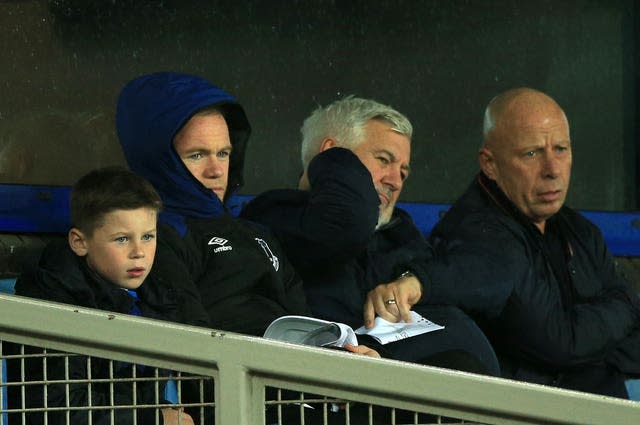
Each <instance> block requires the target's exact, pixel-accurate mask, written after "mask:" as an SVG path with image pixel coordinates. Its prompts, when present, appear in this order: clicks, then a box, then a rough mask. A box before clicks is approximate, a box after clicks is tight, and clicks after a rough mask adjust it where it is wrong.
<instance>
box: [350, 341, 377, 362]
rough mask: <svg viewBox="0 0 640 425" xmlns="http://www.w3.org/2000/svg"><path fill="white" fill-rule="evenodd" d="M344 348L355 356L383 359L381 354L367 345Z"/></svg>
mask: <svg viewBox="0 0 640 425" xmlns="http://www.w3.org/2000/svg"><path fill="white" fill-rule="evenodd" d="M342 348H344V349H345V350H347V351H350V352H352V353H355V354H361V355H363V356H368V357H375V358H377V359H379V358H382V356H381V355H380V353H378V352H377V351H376V350H374V349H373V348H369V347H367V346H366V345H351V344H345V345H344V347H342Z"/></svg>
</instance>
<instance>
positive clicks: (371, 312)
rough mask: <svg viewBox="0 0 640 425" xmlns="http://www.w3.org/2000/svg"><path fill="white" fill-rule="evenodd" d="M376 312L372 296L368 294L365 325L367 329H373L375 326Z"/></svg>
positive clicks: (365, 307)
mask: <svg viewBox="0 0 640 425" xmlns="http://www.w3.org/2000/svg"><path fill="white" fill-rule="evenodd" d="M375 315H376V312H375V309H374V308H373V303H372V302H371V298H370V297H369V296H367V301H365V303H364V327H365V328H367V329H371V328H372V327H373V319H374V318H375Z"/></svg>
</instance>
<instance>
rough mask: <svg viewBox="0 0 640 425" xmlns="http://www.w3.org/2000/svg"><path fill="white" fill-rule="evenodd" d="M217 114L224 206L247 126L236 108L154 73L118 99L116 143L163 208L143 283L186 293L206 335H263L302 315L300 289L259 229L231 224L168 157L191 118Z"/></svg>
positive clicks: (235, 181) (188, 82)
mask: <svg viewBox="0 0 640 425" xmlns="http://www.w3.org/2000/svg"><path fill="white" fill-rule="evenodd" d="M214 105H215V106H218V107H220V109H221V110H222V111H223V114H224V117H225V120H226V122H227V125H228V127H229V133H230V139H231V144H232V146H233V151H232V153H231V158H230V165H229V179H228V187H227V192H226V196H225V200H226V199H228V197H229V196H230V195H231V194H232V193H233V192H234V191H236V190H237V189H238V188H239V187H240V186H241V184H242V181H243V179H242V169H243V164H244V154H245V148H246V144H247V140H248V137H249V133H250V127H249V123H248V121H247V118H246V116H245V113H244V110H243V109H242V107H241V106H240V105H239V104H238V103H237V102H236V100H235V99H234V98H233V97H232V96H230V95H229V94H227V93H226V92H224V91H223V90H222V89H220V88H218V87H215V86H213V85H211V83H209V82H208V81H206V80H204V79H202V78H200V77H196V76H191V75H186V74H179V73H156V74H151V75H146V76H143V77H140V78H137V79H135V80H133V81H131V82H129V83H128V84H127V85H126V86H125V87H124V89H123V90H122V92H121V94H120V98H119V101H118V110H117V128H118V137H119V139H120V143H121V145H122V148H123V151H124V154H125V157H126V158H127V162H128V163H129V166H130V167H131V169H132V170H133V171H135V172H136V173H138V174H140V175H142V176H143V177H145V178H146V179H148V180H149V181H150V182H151V183H152V184H153V186H154V187H155V188H156V189H157V190H158V192H159V193H160V196H161V197H162V202H163V208H164V209H163V211H162V212H161V214H160V226H159V229H160V232H159V234H158V249H157V254H156V261H155V263H154V267H153V269H152V271H151V274H152V275H161V276H163V277H164V278H165V279H169V280H172V281H175V282H180V283H181V284H182V285H185V287H190V286H192V285H195V286H196V287H197V289H198V291H199V292H200V294H201V301H202V304H203V305H204V307H205V309H206V310H207V312H208V314H209V317H210V320H211V323H210V325H211V326H212V327H215V328H217V329H223V330H228V331H235V332H242V333H248V334H252V335H262V333H263V332H264V330H265V329H266V327H267V326H268V324H269V323H270V322H271V321H272V320H274V319H276V318H277V317H279V316H282V315H285V314H305V313H307V312H308V309H307V306H306V301H305V297H304V291H303V289H302V283H301V281H300V279H299V277H298V276H297V274H296V273H295V271H294V270H293V268H292V267H291V266H290V264H289V262H288V261H287V260H286V258H285V256H284V254H283V253H282V252H281V250H280V247H279V245H278V242H277V240H275V239H274V238H273V237H272V236H271V235H270V234H269V232H268V231H267V230H266V229H265V228H264V227H263V226H259V225H257V224H254V223H250V222H248V221H246V220H239V219H235V218H232V217H231V216H230V215H228V213H227V212H226V210H225V206H224V205H223V203H222V202H221V201H220V200H219V199H218V197H217V196H216V194H215V193H214V192H213V191H211V190H209V189H207V188H206V187H205V186H204V185H203V184H202V183H200V182H199V181H198V180H197V179H196V178H195V177H194V176H193V175H192V174H191V173H190V172H189V170H188V169H187V168H186V166H185V165H184V164H183V163H182V160H181V159H180V158H179V157H178V155H177V154H176V152H175V149H174V148H173V138H174V136H175V135H176V133H177V132H178V131H179V130H180V129H181V128H182V126H184V124H185V123H186V122H187V121H188V120H189V119H190V118H191V117H192V116H193V115H194V114H195V113H197V112H198V111H200V110H202V109H203V108H205V107H208V106H214Z"/></svg>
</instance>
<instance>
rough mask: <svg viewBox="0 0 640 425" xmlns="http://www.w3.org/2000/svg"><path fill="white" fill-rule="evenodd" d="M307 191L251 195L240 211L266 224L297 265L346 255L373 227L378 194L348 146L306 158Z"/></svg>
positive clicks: (359, 245)
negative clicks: (308, 162) (309, 161)
mask: <svg viewBox="0 0 640 425" xmlns="http://www.w3.org/2000/svg"><path fill="white" fill-rule="evenodd" d="M308 176H309V182H310V185H311V190H310V191H309V192H302V191H294V190H277V191H270V192H266V193H264V194H262V195H259V196H258V197H256V198H255V199H254V200H253V201H252V202H250V203H249V204H248V205H247V206H245V208H244V209H243V211H242V213H241V215H242V216H243V217H245V218H247V219H249V220H253V221H256V222H260V223H262V224H264V225H266V226H267V227H269V228H270V229H271V230H272V231H273V232H274V233H275V235H276V237H277V238H278V239H279V240H280V241H282V244H283V246H284V247H285V249H286V253H287V256H288V257H289V259H290V261H291V262H292V263H293V264H294V266H295V267H296V268H297V269H299V270H305V269H315V268H316V267H323V266H324V265H325V264H327V263H328V262H335V261H341V260H343V259H344V260H347V259H351V258H352V257H353V255H354V253H357V252H360V251H362V250H363V249H365V247H366V245H367V243H368V241H369V239H370V238H371V235H372V234H373V232H374V231H375V228H376V225H377V222H378V216H379V203H380V201H379V198H378V195H377V192H376V190H375V188H374V186H373V182H372V180H371V174H370V173H369V171H368V170H367V169H366V167H365V166H364V165H363V164H362V163H361V162H360V160H359V159H358V157H357V156H356V155H354V154H353V153H352V152H351V151H349V150H347V149H343V148H331V149H328V150H326V151H324V152H322V153H320V154H318V155H317V156H316V157H315V158H314V159H313V160H312V161H311V163H310V164H309V168H308Z"/></svg>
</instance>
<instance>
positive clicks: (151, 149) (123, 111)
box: [116, 72, 251, 233]
mask: <svg viewBox="0 0 640 425" xmlns="http://www.w3.org/2000/svg"><path fill="white" fill-rule="evenodd" d="M213 105H216V106H219V107H220V109H221V110H222V111H223V114H224V116H225V119H226V121H227V125H228V126H229V133H230V134H229V135H230V138H231V144H232V145H233V152H232V154H231V159H230V164H229V179H228V186H227V192H226V194H225V200H226V199H228V198H229V197H230V196H231V195H232V194H233V193H234V192H236V191H237V190H238V189H239V188H240V187H241V186H242V183H243V178H242V170H243V167H244V155H245V150H246V144H247V140H248V138H249V134H250V133H251V127H250V125H249V122H248V120H247V117H246V115H245V113H244V110H243V109H242V106H240V105H239V104H238V103H237V102H236V100H235V98H234V97H233V96H231V95H230V94H228V93H226V92H225V91H224V90H222V89H220V88H218V87H216V86H214V85H212V84H211V83H209V82H208V81H207V80H205V79H203V78H200V77H196V76H193V75H187V74H181V73H171V72H158V73H155V74H149V75H144V76H142V77H139V78H136V79H134V80H132V81H130V82H129V83H127V85H125V87H124V88H123V89H122V91H121V92H120V97H119V99H118V107H117V112H116V125H117V130H118V138H119V139H120V144H121V145H122V150H123V151H124V155H125V157H126V159H127V162H128V164H129V167H130V168H131V170H132V171H134V172H136V173H137V174H140V175H141V176H143V177H145V178H146V179H147V180H149V181H150V182H151V184H152V185H153V186H154V187H155V188H156V190H157V191H158V193H159V194H160V197H161V198H162V202H163V204H164V207H163V213H162V215H161V220H164V221H168V222H170V223H171V224H173V225H174V227H177V228H178V230H179V231H181V233H183V230H184V229H181V227H183V225H181V224H180V223H183V222H184V218H185V217H197V218H212V217H217V216H219V215H221V214H223V213H224V210H225V209H224V206H223V204H222V202H220V200H219V199H218V197H217V196H216V194H215V193H214V192H213V191H211V190H209V189H207V188H206V187H204V185H203V184H202V183H200V182H199V181H198V180H197V179H196V178H195V177H193V176H192V175H191V173H190V172H189V170H188V169H187V167H186V166H185V165H184V164H183V163H182V160H181V159H180V158H179V157H178V155H177V153H176V152H175V149H174V148H173V137H174V136H175V134H176V133H177V132H178V131H179V130H180V129H181V128H182V126H183V125H184V124H185V123H186V122H187V121H188V120H189V119H190V118H191V117H192V116H193V115H194V114H195V113H196V112H198V111H200V110H201V109H203V108H205V107H208V106H213Z"/></svg>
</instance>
